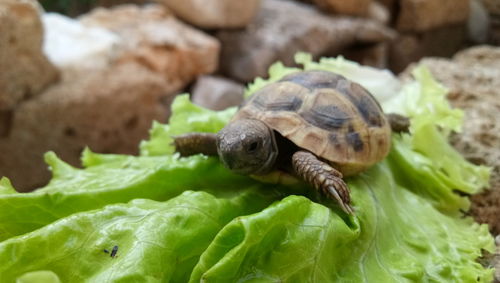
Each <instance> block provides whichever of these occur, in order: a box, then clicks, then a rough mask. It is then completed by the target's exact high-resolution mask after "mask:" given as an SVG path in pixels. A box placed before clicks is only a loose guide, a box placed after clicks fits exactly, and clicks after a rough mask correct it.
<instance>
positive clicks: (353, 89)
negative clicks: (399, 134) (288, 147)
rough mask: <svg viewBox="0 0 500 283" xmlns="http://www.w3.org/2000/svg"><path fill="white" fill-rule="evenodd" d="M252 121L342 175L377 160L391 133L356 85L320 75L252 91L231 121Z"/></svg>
mask: <svg viewBox="0 0 500 283" xmlns="http://www.w3.org/2000/svg"><path fill="white" fill-rule="evenodd" d="M242 118H252V119H258V120H261V121H263V122H264V123H266V124H267V125H268V126H269V127H271V128H272V129H274V130H276V131H277V132H279V133H280V134H281V135H283V136H284V137H286V138H288V139H290V140H291V141H292V142H293V143H295V144H296V145H297V146H299V147H301V148H304V149H306V150H309V151H311V152H312V153H314V154H316V155H317V156H319V157H321V158H323V159H326V160H328V161H330V162H331V163H332V165H334V167H335V168H337V169H338V170H340V171H341V172H342V173H343V174H344V175H345V176H349V175H354V174H356V173H358V172H360V171H362V170H364V169H366V168H367V167H369V166H371V165H373V164H374V163H376V162H378V161H380V160H381V159H383V158H384V157H385V156H386V155H387V153H388V152H389V149H390V134H391V130H390V127H389V123H388V122H387V120H386V118H385V115H384V114H383V112H382V109H381V108H380V105H379V104H378V102H377V101H376V100H375V98H373V96H372V95H371V94H370V93H369V92H368V91H366V90H365V89H364V88H363V87H362V86H360V85H359V84H357V83H354V82H352V81H349V80H347V79H346V78H344V77H343V76H341V75H338V74H334V73H331V72H326V71H303V72H297V73H293V74H291V75H288V76H286V77H284V78H283V79H281V80H280V81H278V82H275V83H272V84H269V85H267V86H265V87H264V88H262V89H260V90H259V91H257V92H256V93H255V94H254V95H252V97H250V99H249V100H248V101H247V102H246V103H245V104H244V105H243V107H242V108H241V109H240V110H239V111H238V113H237V114H236V115H235V117H234V118H233V120H235V119H242Z"/></svg>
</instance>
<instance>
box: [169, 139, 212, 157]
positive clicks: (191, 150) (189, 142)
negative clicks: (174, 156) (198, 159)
mask: <svg viewBox="0 0 500 283" xmlns="http://www.w3.org/2000/svg"><path fill="white" fill-rule="evenodd" d="M215 139H216V135H215V134H212V133H187V134H183V135H179V136H175V137H174V146H175V151H177V152H179V153H180V154H181V156H190V155H194V154H198V153H203V154H205V155H211V156H216V155H217V146H216V144H215Z"/></svg>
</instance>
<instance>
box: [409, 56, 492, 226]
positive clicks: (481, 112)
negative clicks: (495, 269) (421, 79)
mask: <svg viewBox="0 0 500 283" xmlns="http://www.w3.org/2000/svg"><path fill="white" fill-rule="evenodd" d="M420 63H422V64H424V65H426V66H427V67H428V68H429V69H430V70H431V72H432V74H433V76H434V77H435V78H436V79H437V80H438V81H440V82H441V83H443V84H444V85H445V86H446V87H447V88H449V90H450V94H449V96H448V98H449V100H450V101H451V104H452V105H453V106H455V107H459V108H462V109H464V110H465V118H464V125H463V130H462V133H460V134H455V135H454V136H452V139H451V142H452V144H453V145H454V146H455V147H456V148H457V149H458V150H459V151H460V152H461V153H462V154H463V155H464V156H465V158H467V159H468V160H470V161H471V162H473V163H475V164H482V165H488V166H491V167H493V171H492V175H491V189H490V190H487V191H485V192H484V193H482V194H479V195H475V196H473V197H472V200H473V204H472V208H471V213H472V215H473V216H474V217H475V218H476V220H477V221H479V222H481V223H488V224H489V227H490V230H491V232H492V233H493V234H494V235H497V234H499V233H500V222H499V221H498V215H500V150H499V149H500V115H498V113H499V112H500V99H499V97H500V80H499V79H498V78H500V48H498V47H484V46H483V47H477V48H472V49H468V50H466V51H463V52H461V53H459V54H457V55H456V56H455V57H454V59H453V60H447V59H437V58H426V59H423V60H421V61H420ZM409 72H410V70H407V71H405V73H406V74H407V73H409Z"/></svg>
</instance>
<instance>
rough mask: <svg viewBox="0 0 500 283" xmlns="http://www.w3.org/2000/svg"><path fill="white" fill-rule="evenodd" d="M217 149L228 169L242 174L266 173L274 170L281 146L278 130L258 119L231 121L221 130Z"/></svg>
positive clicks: (218, 134) (218, 135)
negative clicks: (278, 140) (276, 137)
mask: <svg viewBox="0 0 500 283" xmlns="http://www.w3.org/2000/svg"><path fill="white" fill-rule="evenodd" d="M217 152H218V154H219V158H220V160H221V161H222V163H223V164H224V166H226V167H227V168H228V169H230V170H231V171H233V172H235V173H239V174H256V175H260V174H265V173H268V172H269V171H271V169H272V167H273V166H274V163H275V161H276V157H277V156H278V147H277V145H276V139H275V136H274V132H273V130H272V129H271V128H269V127H268V126H267V125H266V124H264V123H263V122H261V121H259V120H254V119H240V120H235V121H233V122H231V123H229V124H228V125H227V126H226V127H224V128H223V129H222V130H220V131H219V133H217Z"/></svg>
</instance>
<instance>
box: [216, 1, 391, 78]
mask: <svg viewBox="0 0 500 283" xmlns="http://www.w3.org/2000/svg"><path fill="white" fill-rule="evenodd" d="M217 37H218V38H219V40H220V41H221V43H222V52H221V61H220V64H221V70H222V71H223V72H224V73H225V74H226V75H228V76H229V77H231V78H234V79H236V80H240V81H243V82H248V81H251V80H253V79H254V78H255V77H257V76H261V77H265V76H267V70H268V68H269V66H270V65H271V64H273V63H274V62H276V61H282V62H283V63H284V64H286V65H293V64H294V61H293V57H294V55H295V53H297V52H298V51H304V52H309V53H311V54H312V55H313V56H321V55H335V54H339V52H342V51H344V50H346V49H347V48H349V47H351V46H354V45H357V44H366V45H370V44H376V43H381V42H385V41H388V40H390V39H391V38H393V37H394V33H393V32H392V30H390V29H388V28H387V27H385V26H384V25H381V24H379V23H376V22H374V21H371V20H366V19H361V18H348V17H333V16H326V15H324V14H322V13H320V12H318V11H317V10H316V9H314V8H313V7H312V6H310V5H306V4H301V3H297V2H292V1H278V0H266V1H264V2H262V8H261V10H260V11H259V13H258V14H257V17H256V19H255V20H254V22H252V23H251V24H250V25H249V26H248V27H247V28H246V29H243V30H225V31H220V32H218V33H217Z"/></svg>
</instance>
